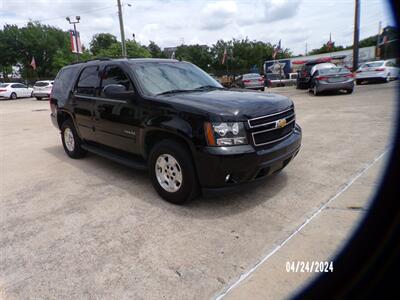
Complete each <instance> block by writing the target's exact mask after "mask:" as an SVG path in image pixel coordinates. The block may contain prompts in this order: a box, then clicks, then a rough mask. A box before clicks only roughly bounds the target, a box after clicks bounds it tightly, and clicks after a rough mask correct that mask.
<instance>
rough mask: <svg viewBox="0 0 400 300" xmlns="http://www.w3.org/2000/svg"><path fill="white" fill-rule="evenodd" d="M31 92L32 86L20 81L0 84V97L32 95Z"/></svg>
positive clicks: (9, 97)
mask: <svg viewBox="0 0 400 300" xmlns="http://www.w3.org/2000/svg"><path fill="white" fill-rule="evenodd" d="M32 92H33V89H32V88H30V87H27V86H26V85H25V84H22V83H18V82H9V83H1V84H0V98H8V99H17V98H23V97H32Z"/></svg>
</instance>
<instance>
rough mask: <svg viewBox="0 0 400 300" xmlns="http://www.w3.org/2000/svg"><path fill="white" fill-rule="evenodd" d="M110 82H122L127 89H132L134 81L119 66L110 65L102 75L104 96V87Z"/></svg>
mask: <svg viewBox="0 0 400 300" xmlns="http://www.w3.org/2000/svg"><path fill="white" fill-rule="evenodd" d="M110 84H120V85H123V86H125V88H126V90H127V91H128V90H132V89H133V88H132V83H131V81H130V80H129V78H128V76H127V75H126V74H125V73H124V71H122V69H121V68H119V67H117V66H108V67H106V69H105V70H104V72H103V74H102V76H101V96H102V97H104V94H103V88H104V87H106V86H107V85H110Z"/></svg>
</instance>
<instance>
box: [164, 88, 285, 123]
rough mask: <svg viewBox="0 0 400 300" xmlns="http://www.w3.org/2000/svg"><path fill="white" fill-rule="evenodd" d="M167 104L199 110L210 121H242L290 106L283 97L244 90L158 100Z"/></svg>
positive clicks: (181, 95)
mask: <svg viewBox="0 0 400 300" xmlns="http://www.w3.org/2000/svg"><path fill="white" fill-rule="evenodd" d="M160 98H168V99H165V100H166V101H167V102H168V103H176V104H181V105H183V106H186V107H187V108H189V107H190V108H192V109H198V110H201V111H203V112H205V113H207V114H208V115H210V117H211V118H212V119H222V120H225V121H228V120H231V121H245V120H247V119H251V118H255V117H260V116H265V115H268V114H273V113H276V112H279V111H282V110H285V109H288V108H289V107H290V106H291V105H292V104H293V102H292V101H291V100H290V99H289V98H287V97H284V96H281V95H277V94H272V93H261V92H251V91H247V90H211V91H199V92H188V93H178V94H172V95H164V96H159V99H160Z"/></svg>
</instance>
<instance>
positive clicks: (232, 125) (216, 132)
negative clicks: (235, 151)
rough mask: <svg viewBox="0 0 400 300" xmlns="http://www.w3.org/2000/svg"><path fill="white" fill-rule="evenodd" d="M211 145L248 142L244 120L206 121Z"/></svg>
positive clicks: (230, 144) (206, 130)
mask: <svg viewBox="0 0 400 300" xmlns="http://www.w3.org/2000/svg"><path fill="white" fill-rule="evenodd" d="M204 129H205V132H206V138H207V142H208V145H209V146H234V145H245V144H247V137H246V131H245V129H244V125H243V123H242V122H222V123H208V122H207V123H205V126H204Z"/></svg>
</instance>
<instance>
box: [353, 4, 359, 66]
mask: <svg viewBox="0 0 400 300" xmlns="http://www.w3.org/2000/svg"><path fill="white" fill-rule="evenodd" d="M359 38H360V0H355V11H354V39H353V72H355V71H356V70H357V69H358V41H359Z"/></svg>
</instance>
